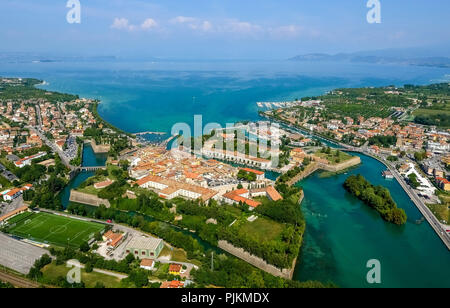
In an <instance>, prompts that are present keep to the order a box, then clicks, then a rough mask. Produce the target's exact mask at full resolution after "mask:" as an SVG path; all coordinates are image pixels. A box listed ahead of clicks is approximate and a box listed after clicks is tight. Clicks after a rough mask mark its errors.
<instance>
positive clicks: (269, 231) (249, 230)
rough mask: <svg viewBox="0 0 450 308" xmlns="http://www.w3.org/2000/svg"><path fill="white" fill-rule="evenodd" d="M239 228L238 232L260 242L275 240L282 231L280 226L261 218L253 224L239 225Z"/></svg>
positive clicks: (247, 222)
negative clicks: (251, 236) (253, 237)
mask: <svg viewBox="0 0 450 308" xmlns="http://www.w3.org/2000/svg"><path fill="white" fill-rule="evenodd" d="M239 228H240V230H239V232H242V233H243V234H252V235H254V236H255V237H256V238H257V239H258V240H260V241H262V242H263V241H271V240H275V239H277V238H278V236H279V235H280V234H281V232H282V231H283V229H284V227H283V225H282V224H280V223H278V222H276V221H273V220H269V219H266V218H263V217H259V218H258V219H256V220H255V221H253V222H249V221H246V222H245V223H242V224H240V226H239Z"/></svg>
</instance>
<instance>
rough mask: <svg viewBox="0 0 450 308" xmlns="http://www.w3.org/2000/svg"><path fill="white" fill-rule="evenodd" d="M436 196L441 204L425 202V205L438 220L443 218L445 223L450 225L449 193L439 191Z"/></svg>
mask: <svg viewBox="0 0 450 308" xmlns="http://www.w3.org/2000/svg"><path fill="white" fill-rule="evenodd" d="M438 196H439V199H440V200H441V202H442V203H441V204H427V206H428V207H429V208H430V210H431V211H432V212H433V214H434V215H435V216H436V218H437V219H439V221H441V222H442V221H443V220H445V221H446V222H447V225H450V194H448V193H443V192H439V193H438Z"/></svg>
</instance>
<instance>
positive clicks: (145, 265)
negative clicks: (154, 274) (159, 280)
mask: <svg viewBox="0 0 450 308" xmlns="http://www.w3.org/2000/svg"><path fill="white" fill-rule="evenodd" d="M140 268H142V269H145V270H147V271H151V270H153V269H154V268H155V262H154V261H153V260H152V259H142V260H141V265H140Z"/></svg>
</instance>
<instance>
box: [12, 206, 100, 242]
mask: <svg viewBox="0 0 450 308" xmlns="http://www.w3.org/2000/svg"><path fill="white" fill-rule="evenodd" d="M8 223H9V225H10V226H11V227H9V229H8V232H9V233H11V234H13V235H16V236H19V237H22V238H27V239H30V240H33V241H36V242H41V243H45V244H51V245H55V246H61V247H67V246H70V247H72V248H78V247H80V245H81V244H82V243H83V242H86V241H88V240H90V239H91V238H92V237H93V236H94V234H95V233H97V232H100V231H102V230H103V229H104V228H105V226H103V225H101V224H98V223H94V222H88V221H83V220H78V219H73V218H68V217H63V216H58V215H54V214H48V213H33V214H31V215H30V214H29V213H24V214H21V215H18V216H16V217H14V220H12V221H9V222H8Z"/></svg>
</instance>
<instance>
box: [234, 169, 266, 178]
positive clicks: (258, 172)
mask: <svg viewBox="0 0 450 308" xmlns="http://www.w3.org/2000/svg"><path fill="white" fill-rule="evenodd" d="M240 170H243V171H245V172H248V173H253V174H255V175H256V180H264V179H265V173H264V172H263V171H259V170H255V169H251V168H241V169H240Z"/></svg>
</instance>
